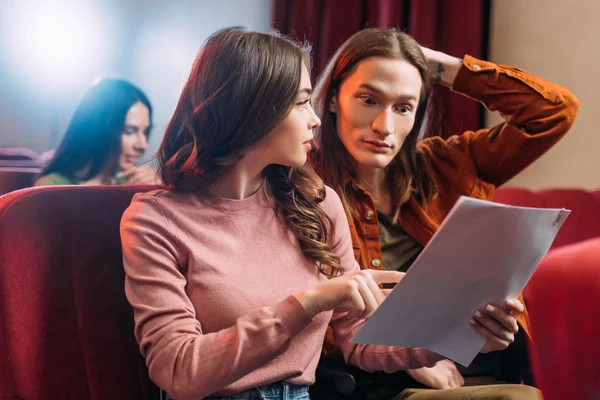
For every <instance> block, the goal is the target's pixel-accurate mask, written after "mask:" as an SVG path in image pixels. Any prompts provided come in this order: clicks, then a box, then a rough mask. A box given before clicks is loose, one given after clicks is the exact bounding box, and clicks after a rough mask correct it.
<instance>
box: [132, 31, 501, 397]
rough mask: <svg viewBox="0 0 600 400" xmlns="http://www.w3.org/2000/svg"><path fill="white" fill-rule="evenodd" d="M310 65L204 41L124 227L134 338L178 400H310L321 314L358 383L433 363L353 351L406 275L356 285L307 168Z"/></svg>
mask: <svg viewBox="0 0 600 400" xmlns="http://www.w3.org/2000/svg"><path fill="white" fill-rule="evenodd" d="M308 54H309V49H308V48H306V47H305V46H301V45H299V44H297V43H295V42H293V41H291V40H288V39H285V38H282V37H279V36H276V35H268V34H262V33H256V32H248V31H245V30H243V29H240V28H229V29H224V30H222V31H219V32H217V33H215V34H213V35H212V36H211V37H210V38H209V39H208V41H207V42H206V43H205V45H204V47H203V48H202V50H201V52H200V54H199V56H198V57H197V59H196V61H195V63H194V66H193V68H192V72H191V75H190V77H189V79H188V82H187V83H186V85H185V87H184V89H183V92H182V94H181V98H180V99H179V103H178V105H177V108H176V110H175V113H174V115H173V117H172V119H171V122H170V123H169V126H168V127H167V132H166V134H165V138H164V140H163V142H162V144H161V148H160V165H161V174H162V178H163V180H164V182H165V183H166V184H167V187H166V188H165V189H164V190H157V191H154V192H150V193H146V194H138V195H136V196H135V198H134V199H133V201H132V204H131V206H130V207H129V208H128V209H127V211H126V212H125V214H124V216H123V220H122V224H121V236H122V242H123V258H124V265H125V272H126V282H125V284H126V293H127V297H128V299H129V301H130V303H131V305H132V306H133V309H134V315H135V334H136V337H137V340H138V341H139V343H140V348H141V351H142V353H143V355H144V356H145V358H146V363H147V365H148V368H149V373H150V377H151V379H152V380H153V381H154V382H156V383H157V384H158V385H159V386H160V387H161V388H163V389H164V390H165V391H166V392H167V393H169V395H170V396H172V397H174V398H176V399H201V398H205V397H208V396H212V397H213V398H214V397H217V398H218V397H219V396H231V397H228V398H244V399H254V398H256V399H259V398H264V397H265V396H275V397H269V398H281V399H304V398H308V391H307V388H308V385H310V384H311V383H312V382H313V381H314V374H315V368H316V365H317V362H318V359H319V355H320V352H321V347H322V344H323V337H324V334H325V330H326V328H327V324H328V322H329V321H330V320H331V319H332V315H333V314H336V318H335V319H334V320H335V323H332V328H333V330H334V332H335V336H336V342H337V344H338V345H339V346H340V348H341V349H342V352H343V353H344V354H345V356H346V359H347V360H348V361H349V362H351V363H352V364H355V365H357V366H360V367H361V368H363V369H365V370H371V371H373V370H384V371H388V372H392V371H397V370H401V369H407V368H419V367H423V366H433V365H434V364H435V363H436V362H437V361H439V360H441V359H442V357H441V356H439V355H437V354H435V353H432V352H430V351H426V350H423V349H407V348H400V347H384V346H365V345H357V344H354V343H351V342H350V340H351V339H352V337H353V336H354V334H355V333H356V332H357V330H358V329H359V328H360V326H361V324H362V323H363V322H364V319H365V318H367V317H368V316H369V315H370V314H371V313H372V312H373V311H374V310H375V309H376V308H377V306H378V305H379V304H380V303H381V302H382V301H383V300H384V298H385V293H384V292H383V291H382V290H381V289H379V286H378V285H379V284H381V283H387V282H390V283H394V282H397V281H398V280H399V279H400V278H401V277H402V274H401V273H399V272H396V271H360V268H359V266H358V264H357V263H356V261H355V260H354V254H353V251H352V242H351V237H350V232H349V229H348V225H347V221H346V216H345V213H344V209H343V207H342V204H341V201H340V199H339V197H338V196H337V194H336V193H335V192H334V191H333V190H331V189H329V188H327V187H325V186H324V185H323V183H322V181H321V180H320V179H319V178H318V177H317V176H316V175H315V173H314V172H313V171H312V170H311V169H310V167H309V166H308V165H306V164H305V162H306V158H307V153H308V152H309V151H310V150H311V147H312V144H311V140H312V137H313V129H314V128H316V127H318V126H319V124H320V120H319V118H318V117H317V116H316V115H315V113H314V111H313V109H312V106H311V103H310V97H311V92H312V88H311V84H310V76H309V74H308V65H309V57H308ZM487 346H488V347H490V348H491V349H494V348H501V347H502V346H503V345H502V341H501V340H500V338H498V337H490V338H488V344H487Z"/></svg>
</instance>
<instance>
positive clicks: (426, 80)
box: [312, 28, 438, 223]
mask: <svg viewBox="0 0 600 400" xmlns="http://www.w3.org/2000/svg"><path fill="white" fill-rule="evenodd" d="M369 57H386V58H391V59H397V60H404V61H407V62H409V63H410V64H412V65H413V66H415V67H416V68H417V69H418V70H419V74H420V75H421V80H422V89H421V97H420V102H419V106H418V108H417V114H416V117H415V124H414V126H413V129H412V130H411V132H410V133H409V135H408V136H407V137H406V139H405V141H404V144H403V145H402V148H401V149H400V151H399V152H398V154H397V155H396V157H394V159H393V160H392V162H391V163H390V165H388V167H387V177H388V179H389V183H390V187H391V189H392V204H393V209H392V217H393V221H394V223H396V222H397V221H398V218H399V215H400V208H401V207H402V205H403V204H404V203H406V202H407V201H408V200H409V198H410V196H411V193H412V194H413V195H414V196H415V197H416V199H417V200H418V201H419V202H420V203H421V204H424V203H425V202H427V201H428V200H431V199H432V198H433V197H435V196H436V195H437V190H438V189H437V185H436V183H435V181H434V180H433V178H432V177H431V176H430V175H428V174H427V173H426V169H425V168H424V160H423V157H422V155H421V153H420V151H419V149H418V143H419V142H420V141H421V140H422V139H423V138H424V135H425V133H426V132H427V131H428V126H427V121H426V118H425V112H426V109H427V104H428V100H429V87H430V74H429V68H428V66H427V62H426V60H425V57H424V56H423V52H422V51H421V49H420V47H419V44H418V43H417V42H416V41H415V40H414V39H413V38H412V37H411V36H410V35H408V34H406V33H403V32H399V31H396V30H393V29H379V28H370V29H365V30H362V31H360V32H357V33H355V34H354V35H353V36H352V37H350V38H349V39H348V40H346V42H344V44H342V46H341V47H340V48H339V49H338V51H337V52H336V53H335V55H334V56H333V58H332V59H331V60H330V61H329V63H328V64H327V66H326V67H325V70H324V71H323V73H322V74H321V76H320V78H319V80H318V82H317V85H316V87H315V92H314V101H315V111H316V112H317V115H318V116H319V117H320V118H321V128H320V129H318V130H317V135H316V150H315V152H314V153H313V156H312V161H313V166H314V167H315V169H316V171H317V172H318V173H319V175H320V176H321V178H323V180H324V181H325V183H326V184H327V185H330V186H331V187H332V188H333V189H334V190H335V191H336V192H337V193H338V194H339V195H340V197H341V199H342V203H343V204H344V208H345V209H346V214H347V215H348V216H351V215H352V207H351V204H352V201H353V200H354V199H353V198H352V192H351V191H350V190H347V188H345V187H344V177H345V176H348V175H349V176H351V177H354V175H355V173H354V167H353V163H352V155H350V153H349V152H348V151H347V150H346V148H345V147H344V145H343V143H342V141H341V140H340V138H339V136H338V133H337V128H336V115H335V113H332V112H331V111H330V110H329V104H330V103H331V100H332V98H333V96H335V95H336V94H337V93H339V89H340V86H341V85H342V83H343V82H344V79H345V78H346V77H348V76H349V75H350V74H351V73H352V72H354V70H355V69H356V67H357V65H358V64H359V63H360V62H361V61H363V60H365V59H367V58H369Z"/></svg>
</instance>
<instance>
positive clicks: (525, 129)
mask: <svg viewBox="0 0 600 400" xmlns="http://www.w3.org/2000/svg"><path fill="white" fill-rule="evenodd" d="M452 90H453V91H455V92H458V93H461V94H463V95H465V96H468V97H470V98H472V99H473V100H476V101H479V102H481V103H482V104H483V105H485V106H486V107H487V108H488V109H489V110H492V111H498V112H500V113H501V115H502V116H503V117H504V119H505V122H503V123H501V124H499V125H497V126H495V127H493V128H491V129H481V130H478V131H467V132H464V133H463V134H462V135H455V136H452V137H450V138H448V139H447V140H444V139H442V138H440V137H431V138H427V139H425V140H423V141H422V142H421V143H420V151H421V152H422V153H423V155H424V158H425V160H426V165H427V169H428V172H429V173H430V174H431V176H433V177H434V179H435V181H436V182H437V185H438V188H439V194H438V196H437V197H436V198H434V199H433V200H432V201H430V202H429V203H427V204H425V205H424V206H421V205H420V204H419V202H418V201H417V200H416V199H415V198H414V197H411V198H410V200H409V201H408V202H407V203H406V204H405V205H404V206H403V207H402V209H401V214H400V225H401V226H402V228H403V229H404V230H405V231H406V233H408V234H409V235H410V236H412V237H413V238H414V239H416V240H417V241H418V242H419V243H421V244H422V245H423V246H424V245H425V244H427V242H428V241H429V240H430V239H431V237H432V236H433V234H434V232H435V231H436V230H437V229H438V228H439V226H440V224H441V222H442V220H443V219H444V218H445V217H446V215H447V214H448V212H449V211H450V209H451V208H452V206H453V205H454V203H455V202H456V200H457V199H458V198H459V197H460V196H461V195H465V196H471V197H475V198H479V199H484V200H490V199H491V198H492V195H493V193H494V190H495V188H496V187H498V186H500V185H502V184H503V183H505V182H506V181H508V180H509V179H510V178H512V177H513V176H515V175H516V174H518V173H519V172H520V171H522V170H523V169H524V168H526V167H527V166H528V165H530V164H531V163H532V162H533V161H535V160H536V159H537V158H538V157H540V156H541V155H542V154H544V153H545V152H546V151H547V150H548V149H550V148H551V147H552V146H553V145H554V144H555V143H556V142H557V141H558V140H559V139H560V138H561V137H563V135H565V133H567V131H568V130H569V128H571V126H572V125H573V122H574V121H575V116H576V114H577V110H578V107H579V102H578V100H577V98H576V97H575V96H574V95H573V94H571V92H569V91H568V90H567V89H565V88H563V87H560V86H558V85H556V84H554V83H552V82H548V81H546V80H544V79H542V78H539V77H536V76H534V75H532V74H530V73H527V72H525V71H523V70H520V69H517V68H513V67H509V66H504V65H498V64H494V63H491V62H487V61H482V60H478V59H476V58H474V57H471V56H468V55H467V56H465V58H464V60H463V65H462V67H461V69H460V71H459V73H458V75H457V76H456V79H455V81H454V84H453V87H452ZM347 185H348V186H349V187H347V188H348V189H350V190H352V191H353V194H354V195H355V201H354V202H353V204H352V208H353V211H354V217H349V225H350V231H351V235H352V243H353V247H354V256H355V258H356V260H357V261H358V262H359V264H360V266H361V268H363V269H366V268H375V269H381V260H382V255H381V246H380V241H379V225H378V224H379V221H378V218H377V212H376V208H375V204H374V202H373V199H372V198H371V196H370V195H369V193H368V192H366V191H365V190H364V189H363V188H362V187H360V186H359V185H358V184H356V183H355V182H353V181H352V180H350V179H349V180H348V182H347ZM521 300H522V299H521ZM519 323H520V325H521V327H522V328H523V330H524V331H525V332H526V333H527V335H528V336H529V334H530V332H529V323H528V314H527V311H525V312H524V313H523V314H522V315H521V316H520V317H519ZM328 336H329V335H328ZM330 344H331V341H330V338H329V337H328V338H327V340H326V346H325V349H326V352H329V351H331V350H333V351H334V352H335V349H334V348H332V347H331V345H330Z"/></svg>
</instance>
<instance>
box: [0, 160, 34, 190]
mask: <svg viewBox="0 0 600 400" xmlns="http://www.w3.org/2000/svg"><path fill="white" fill-rule="evenodd" d="M40 171H41V169H40V168H12V167H10V168H8V167H7V168H3V167H1V166H0V196H2V195H3V194H6V193H9V192H12V191H14V190H18V189H24V188H28V187H31V186H33V184H34V183H35V179H36V177H37V176H38V175H39V173H40Z"/></svg>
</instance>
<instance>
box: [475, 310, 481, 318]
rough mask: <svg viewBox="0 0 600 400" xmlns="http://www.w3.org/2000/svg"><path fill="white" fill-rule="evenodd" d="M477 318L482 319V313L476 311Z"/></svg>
mask: <svg viewBox="0 0 600 400" xmlns="http://www.w3.org/2000/svg"><path fill="white" fill-rule="evenodd" d="M475 316H476V317H477V318H481V313H480V312H479V310H477V311H475Z"/></svg>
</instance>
